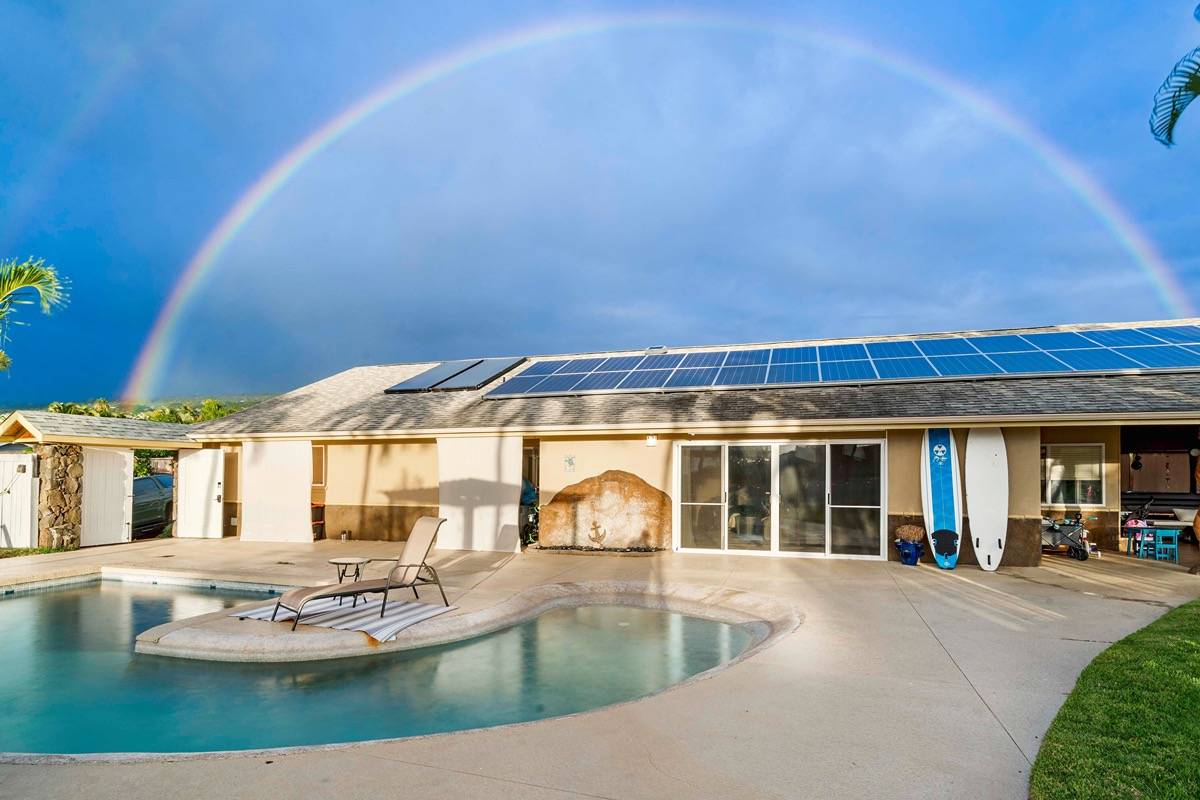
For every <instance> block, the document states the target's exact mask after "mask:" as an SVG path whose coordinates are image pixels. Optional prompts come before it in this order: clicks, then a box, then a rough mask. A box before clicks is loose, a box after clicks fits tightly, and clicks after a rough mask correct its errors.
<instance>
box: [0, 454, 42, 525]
mask: <svg viewBox="0 0 1200 800" xmlns="http://www.w3.org/2000/svg"><path fill="white" fill-rule="evenodd" d="M34 458H35V456H34V455H33V454H32V453H6V454H3V455H0V547H37V492H38V482H37V480H36V479H35V478H34V477H33V465H34Z"/></svg>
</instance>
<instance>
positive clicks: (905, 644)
mask: <svg viewBox="0 0 1200 800" xmlns="http://www.w3.org/2000/svg"><path fill="white" fill-rule="evenodd" d="M395 549H396V545H394V544H390V545H389V544H387V543H382V542H348V543H343V542H318V543H314V544H312V545H269V544H251V543H245V542H239V541H236V540H221V541H179V540H155V541H150V542H143V543H137V544H133V545H124V546H117V547H109V548H99V549H92V550H87V551H77V552H75V553H66V554H55V555H51V556H36V557H29V558H22V559H10V560H7V561H0V586H13V585H16V584H20V583H23V582H25V581H28V580H31V579H34V578H39V579H40V578H45V577H63V576H68V575H80V574H86V573H88V572H94V571H95V570H96V569H97V567H99V566H101V565H107V566H110V567H123V568H129V569H139V570H154V571H159V572H162V573H164V574H166V573H171V574H177V575H188V576H194V577H205V578H211V579H217V578H223V579H227V580H228V579H234V580H246V581H266V582H273V583H293V584H302V583H318V582H326V581H328V580H329V579H330V578H331V577H332V575H333V569H332V567H330V566H329V565H328V564H327V563H326V559H328V558H330V557H333V556H335V555H346V554H352V553H353V554H364V555H368V556H370V555H381V556H382V555H393V554H394V553H393V551H394V550H395ZM435 564H436V565H437V567H438V569H439V572H441V573H442V575H443V579H444V580H445V582H446V584H447V591H448V592H449V594H450V597H451V601H452V602H454V603H456V604H458V605H460V606H461V607H462V608H463V609H464V610H470V609H479V608H486V607H487V606H489V605H493V604H496V603H500V602H503V601H504V600H506V599H508V598H509V597H511V596H512V595H513V594H515V593H517V592H519V591H522V590H524V589H527V588H529V587H531V586H535V585H538V584H545V583H554V582H561V581H605V580H624V581H645V582H648V583H650V584H653V585H665V584H688V585H693V586H697V587H721V588H726V589H743V590H747V591H752V592H755V593H759V594H765V595H772V596H775V597H777V598H781V599H784V600H787V601H790V602H791V603H793V604H795V605H796V606H798V608H799V610H800V611H801V612H802V613H803V614H804V621H803V623H802V624H801V625H800V626H799V628H798V629H796V630H795V632H794V633H792V634H790V635H788V636H786V637H783V638H782V639H780V640H779V641H777V642H775V643H774V644H773V645H772V646H770V647H768V648H766V649H764V650H762V651H760V652H758V653H757V654H755V655H753V656H752V657H750V658H749V659H747V660H745V661H743V662H740V663H737V664H735V665H733V666H732V667H730V668H729V669H727V670H724V671H722V672H719V673H717V674H715V675H713V676H712V677H709V678H707V679H704V680H700V681H697V682H694V683H691V684H689V685H686V686H683V687H680V688H677V689H674V690H669V691H666V692H664V693H662V694H659V695H657V696H654V697H651V698H648V699H645V700H642V701H638V702H635V703H630V704H625V705H621V706H616V707H610V708H607V709H601V710H598V711H594V712H589V713H585V714H580V715H577V716H573V717H567V718H559V719H552V720H547V721H542V722H536V723H530V724H526V725H520V726H514V727H507V728H498V729H492V730H480V731H472V732H464V733H456V734H448V735H442V736H433V737H426V738H421V739H409V740H403V741H395V742H390V743H384V744H369V745H357V746H352V747H348V748H340V749H333V750H316V751H307V752H297V753H287V754H272V755H266V756H263V755H259V756H240V757H225V758H215V759H204V760H193V761H179V762H169V761H157V762H150V763H136V764H133V763H131V764H72V765H56V766H28V765H0V796H3V797H58V796H64V795H66V794H68V793H72V794H73V793H77V791H78V787H79V786H87V787H88V790H87V793H88V795H89V797H90V798H122V800H124V799H126V798H138V797H155V798H157V797H160V796H161V795H162V793H163V791H164V787H170V790H171V791H172V792H173V793H180V794H182V795H183V796H201V797H204V796H212V797H222V798H226V797H228V798H234V797H253V798H261V797H264V796H277V797H287V796H295V795H296V793H297V790H298V787H304V792H305V794H306V796H311V797H326V796H329V797H339V798H352V797H365V796H368V795H371V796H379V795H380V794H383V795H387V796H390V795H392V794H396V793H399V792H401V791H403V792H405V793H420V794H436V795H440V796H448V797H456V798H458V797H468V798H470V797H481V798H482V797H487V798H503V797H522V798H540V797H546V798H551V797H572V796H579V797H605V798H657V797H668V796H671V797H689V798H690V797H697V798H708V797H712V798H730V797H745V798H763V797H780V798H783V797H789V798H791V797H814V798H815V797H822V798H826V797H863V796H875V797H889V798H891V797H896V798H906V797H912V798H918V797H920V798H929V797H989V798H991V797H996V798H1010V797H1011V798H1018V797H1024V796H1025V795H1026V784H1027V780H1028V775H1029V768H1030V764H1031V762H1032V760H1033V758H1034V757H1035V756H1036V753H1037V749H1038V746H1039V743H1040V741H1041V736H1042V734H1043V733H1044V731H1045V729H1046V727H1047V726H1048V725H1049V723H1050V721H1051V719H1052V718H1053V716H1054V714H1055V712H1056V710H1057V709H1058V707H1059V705H1060V704H1061V703H1062V701H1063V699H1064V698H1065V696H1066V694H1067V693H1068V692H1069V691H1070V689H1071V687H1072V685H1073V684H1074V681H1075V678H1076V676H1077V675H1078V673H1079V671H1080V670H1081V669H1082V668H1083V667H1084V666H1085V665H1086V664H1087V663H1088V662H1089V661H1090V660H1091V659H1092V658H1093V657H1094V656H1095V655H1096V654H1097V653H1099V652H1100V651H1101V650H1102V649H1104V648H1105V647H1106V646H1107V645H1108V644H1109V643H1110V642H1112V641H1115V640H1116V639H1119V638H1121V637H1122V636H1124V635H1126V634H1128V633H1130V632H1132V631H1133V630H1136V629H1137V628H1140V627H1142V626H1143V625H1145V624H1147V623H1149V622H1150V621H1152V620H1153V619H1155V618H1156V617H1157V616H1159V615H1160V614H1162V613H1163V612H1164V611H1165V610H1166V609H1167V608H1169V607H1171V606H1173V605H1177V604H1179V603H1181V602H1184V601H1186V600H1189V599H1192V598H1193V597H1195V596H1197V595H1200V578H1197V577H1196V576H1192V575H1188V574H1187V573H1186V571H1185V570H1183V569H1181V568H1179V567H1175V566H1173V565H1167V564H1156V563H1149V562H1136V561H1133V560H1131V559H1125V558H1120V557H1113V556H1105V557H1104V558H1102V559H1091V560H1089V561H1087V562H1083V563H1079V562H1075V561H1071V560H1069V559H1065V558H1047V559H1046V560H1045V561H1044V562H1043V565H1042V566H1040V567H1030V568H1015V569H1004V570H1002V571H1001V572H999V573H984V572H982V571H980V570H977V569H974V568H962V569H959V570H956V571H953V572H942V571H938V570H935V569H932V568H929V567H918V568H910V567H902V566H899V565H897V564H894V563H880V562H863V561H858V562H855V561H823V560H808V559H779V558H755V557H736V556H703V555H679V554H664V555H653V556H593V555H575V554H570V555H567V554H559V553H539V552H529V553H525V554H521V555H516V556H514V555H496V554H488V553H464V552H456V551H449V552H447V551H442V552H439V553H437V554H436V558H435ZM381 569H382V567H381ZM264 722H265V723H266V722H267V721H264Z"/></svg>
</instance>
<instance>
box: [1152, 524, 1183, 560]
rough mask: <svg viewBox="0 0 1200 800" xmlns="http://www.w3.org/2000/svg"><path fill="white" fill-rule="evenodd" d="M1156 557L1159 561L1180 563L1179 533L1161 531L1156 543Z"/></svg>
mask: <svg viewBox="0 0 1200 800" xmlns="http://www.w3.org/2000/svg"><path fill="white" fill-rule="evenodd" d="M1154 558H1155V559H1156V560H1158V561H1174V562H1175V563H1176V564H1178V563H1179V533H1178V532H1177V531H1159V532H1158V536H1157V539H1156V542H1155V545H1154Z"/></svg>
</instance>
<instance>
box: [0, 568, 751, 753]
mask: <svg viewBox="0 0 1200 800" xmlns="http://www.w3.org/2000/svg"><path fill="white" fill-rule="evenodd" d="M255 596H258V597H262V596H263V595H247V594H245V593H235V592H230V591H226V590H214V589H196V588H183V587H169V586H156V585H144V584H131V583H119V582H111V581H103V582H99V583H93V584H88V585H84V586H79V587H71V588H64V589H58V590H51V591H44V592H37V593H33V594H27V595H16V596H13V597H10V598H7V599H4V600H0V636H2V640H0V708H2V709H4V714H3V724H0V752H10V753H14V752H16V753H96V752H110V753H111V752H199V751H213V750H239V749H254V748H266V747H287V746H294V745H315V744H329V743H335V742H350V741H361V740H368V739H385V738H393V737H400V736H412V735H416V734H426V733H436V732H443V731H455V730H464V729H467V728H479V727H486V726H490V725H502V724H505V723H511V722H523V721H528V720H536V719H544V718H546V717H553V716H558V715H562V714H570V713H573V712H577V711H584V710H587V709H592V708H598V707H600V706H604V705H609V704H611V703H617V702H620V701H623V700H631V699H634V698H638V697H643V696H645V695H648V694H652V693H654V692H657V691H659V690H660V689H663V688H666V687H668V686H671V685H672V684H675V683H678V682H680V681H682V680H685V679H687V678H688V677H690V676H692V675H695V674H697V673H700V672H703V671H705V670H708V669H711V668H713V667H715V666H717V665H719V664H721V663H724V662H726V661H728V660H730V659H732V658H735V657H737V656H738V655H739V654H740V653H741V652H742V651H743V650H745V649H746V648H747V647H748V646H750V645H751V644H752V643H753V642H754V641H755V638H756V637H755V634H754V633H753V631H752V630H750V629H749V628H747V627H745V626H736V625H727V624H724V623H720V622H713V621H710V620H703V619H698V618H695V617H688V616H683V615H680V614H671V613H666V612H662V611H650V610H646V609H640V608H629V607H624V606H590V607H583V608H561V609H555V610H552V611H548V612H546V613H544V614H542V615H541V616H539V617H537V618H535V619H532V620H529V621H527V622H524V623H521V624H519V625H516V626H514V627H512V628H507V629H505V630H502V631H498V632H496V633H492V634H488V635H486V636H482V637H478V638H475V639H469V640H466V641H463V642H459V643H456V644H451V645H444V646H440V647H433V648H425V649H421V650H415V651H410V652H407V653H391V654H381V655H379V656H371V657H364V658H353V659H340V660H336V661H319V662H298V663H292V664H230V663H219V662H209V661H188V660H182V659H175V658H165V657H161V656H150V655H142V654H137V653H134V652H133V642H134V639H135V637H136V636H137V634H138V633H140V632H142V631H144V630H146V629H147V628H151V627H153V626H155V625H159V624H162V623H164V622H169V621H171V620H176V619H183V618H186V617H191V616H195V615H197V614H206V613H209V612H213V611H219V610H221V609H223V608H228V607H230V606H233V605H237V604H239V603H244V602H246V601H247V600H248V599H253V597H255Z"/></svg>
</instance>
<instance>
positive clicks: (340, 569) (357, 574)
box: [329, 556, 371, 605]
mask: <svg viewBox="0 0 1200 800" xmlns="http://www.w3.org/2000/svg"><path fill="white" fill-rule="evenodd" d="M370 562H371V559H369V558H359V557H358V556H342V557H340V558H331V559H329V563H330V564H333V566H334V568H335V569H337V576H338V583H342V582H343V581H345V580H346V579H347V578H349V579H350V581H351V582H352V583H353V582H355V581H361V580H362V571H363V567H364V566H365V565H366V564H369V563H370ZM341 604H342V599H341V598H340V597H339V598H338V605H341Z"/></svg>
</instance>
